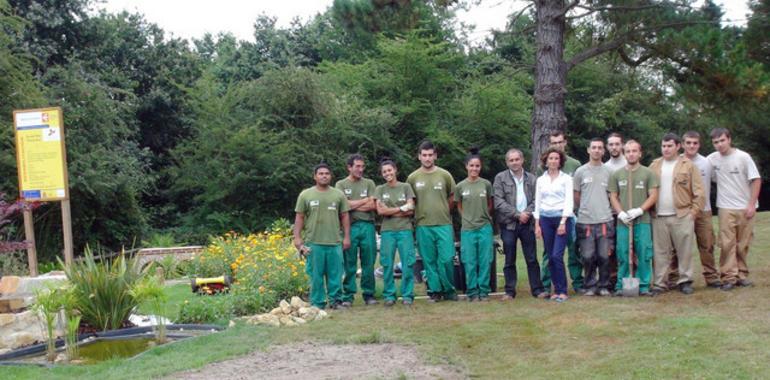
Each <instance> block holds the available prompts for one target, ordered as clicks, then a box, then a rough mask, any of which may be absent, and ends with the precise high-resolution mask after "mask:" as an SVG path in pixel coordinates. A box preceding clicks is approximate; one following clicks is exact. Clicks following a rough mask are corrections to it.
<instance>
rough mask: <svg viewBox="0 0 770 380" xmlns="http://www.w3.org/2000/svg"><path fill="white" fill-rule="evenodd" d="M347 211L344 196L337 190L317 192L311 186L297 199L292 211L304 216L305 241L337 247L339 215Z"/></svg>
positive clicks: (340, 239) (339, 240)
mask: <svg viewBox="0 0 770 380" xmlns="http://www.w3.org/2000/svg"><path fill="white" fill-rule="evenodd" d="M348 209H349V207H348V202H347V200H346V199H345V195H344V194H342V192H341V191H339V190H337V189H332V188H329V189H328V190H326V191H318V189H317V188H316V187H315V186H313V187H311V188H309V189H305V190H304V191H302V192H301V193H300V194H299V197H297V205H296V206H295V207H294V211H295V212H297V213H303V214H305V228H304V231H305V241H307V242H308V243H314V244H320V245H337V244H340V243H341V242H342V236H341V235H340V214H341V213H343V212H347V211H348Z"/></svg>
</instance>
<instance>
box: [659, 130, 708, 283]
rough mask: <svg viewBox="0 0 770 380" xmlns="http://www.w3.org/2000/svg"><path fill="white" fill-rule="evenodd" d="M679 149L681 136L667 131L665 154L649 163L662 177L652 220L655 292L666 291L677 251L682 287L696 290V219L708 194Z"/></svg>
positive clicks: (695, 169)
mask: <svg viewBox="0 0 770 380" xmlns="http://www.w3.org/2000/svg"><path fill="white" fill-rule="evenodd" d="M680 148H681V140H680V139H679V136H677V135H675V134H673V133H667V134H666V135H665V136H663V139H662V141H661V153H662V155H663V157H660V158H658V159H656V160H655V161H653V162H652V164H650V170H652V171H653V173H655V175H657V176H658V178H659V179H660V189H659V193H658V194H659V195H658V201H657V203H656V205H655V212H654V213H653V216H654V218H653V221H652V231H653V232H652V233H653V238H654V240H653V245H654V250H655V257H654V272H655V275H654V277H655V278H654V287H653V289H652V292H653V293H654V294H655V293H662V292H664V291H665V290H667V285H666V278H667V274H668V269H669V266H670V265H671V260H672V257H673V256H674V254H676V258H677V261H678V263H679V265H678V271H679V280H678V281H677V285H678V286H679V290H680V291H681V292H682V293H684V294H692V292H693V288H692V281H693V257H692V246H693V243H694V241H695V232H694V221H695V218H696V217H697V215H698V214H699V213H700V212H701V210H702V209H703V204H704V202H705V193H704V191H703V181H702V180H701V177H700V171H698V168H697V167H696V166H695V165H694V164H693V163H692V161H690V160H689V159H688V158H687V157H682V156H680V155H679V149H680ZM674 250H676V253H674Z"/></svg>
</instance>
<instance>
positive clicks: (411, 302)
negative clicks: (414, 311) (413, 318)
mask: <svg viewBox="0 0 770 380" xmlns="http://www.w3.org/2000/svg"><path fill="white" fill-rule="evenodd" d="M401 303H402V304H404V306H410V307H411V306H412V304H413V303H414V302H413V301H412V300H403V301H401Z"/></svg>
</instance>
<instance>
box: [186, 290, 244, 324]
mask: <svg viewBox="0 0 770 380" xmlns="http://www.w3.org/2000/svg"><path fill="white" fill-rule="evenodd" d="M237 303H238V302H236V300H235V299H234V297H233V296H232V295H229V294H217V295H212V296H200V297H195V298H192V299H190V300H185V301H184V303H183V304H182V305H181V307H180V308H179V316H178V317H177V319H176V322H177V323H218V322H219V323H222V322H226V321H228V320H230V319H231V318H233V317H234V316H235V310H234V308H235V306H236V304H237Z"/></svg>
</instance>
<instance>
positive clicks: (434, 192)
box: [406, 167, 455, 226]
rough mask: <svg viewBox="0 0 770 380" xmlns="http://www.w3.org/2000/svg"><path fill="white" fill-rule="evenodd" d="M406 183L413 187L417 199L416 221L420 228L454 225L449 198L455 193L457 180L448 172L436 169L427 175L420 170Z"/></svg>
mask: <svg viewBox="0 0 770 380" xmlns="http://www.w3.org/2000/svg"><path fill="white" fill-rule="evenodd" d="M406 182H407V183H408V184H409V185H411V186H412V190H413V191H414V195H415V197H416V198H417V204H416V207H415V210H414V219H415V221H416V222H417V225H418V226H443V225H447V224H452V215H450V213H449V196H450V195H451V194H452V193H453V192H454V191H455V180H454V178H452V175H451V174H449V172H448V171H446V170H444V169H441V168H439V167H436V170H434V171H433V172H430V173H425V172H423V171H422V168H419V169H417V170H415V171H414V172H412V174H410V175H409V178H407V179H406Z"/></svg>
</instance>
